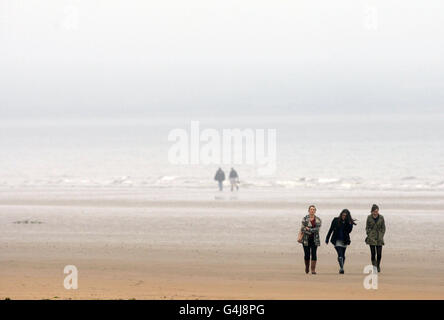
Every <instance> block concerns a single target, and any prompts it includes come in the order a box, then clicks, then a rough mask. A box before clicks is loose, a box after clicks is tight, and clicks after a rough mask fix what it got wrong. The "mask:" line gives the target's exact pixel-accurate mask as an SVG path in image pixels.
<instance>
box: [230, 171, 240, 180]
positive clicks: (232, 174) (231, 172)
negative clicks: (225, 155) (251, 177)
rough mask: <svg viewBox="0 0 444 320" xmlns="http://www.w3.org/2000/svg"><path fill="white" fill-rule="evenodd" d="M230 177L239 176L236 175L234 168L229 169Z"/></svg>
mask: <svg viewBox="0 0 444 320" xmlns="http://www.w3.org/2000/svg"><path fill="white" fill-rule="evenodd" d="M232 178H239V176H238V175H237V172H236V170H231V171H230V179H232Z"/></svg>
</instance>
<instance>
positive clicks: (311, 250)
mask: <svg viewBox="0 0 444 320" xmlns="http://www.w3.org/2000/svg"><path fill="white" fill-rule="evenodd" d="M302 247H303V248H304V259H305V260H310V256H311V260H315V261H316V260H318V257H317V255H316V251H317V250H318V247H317V246H316V245H315V243H314V240H313V239H309V240H308V246H302Z"/></svg>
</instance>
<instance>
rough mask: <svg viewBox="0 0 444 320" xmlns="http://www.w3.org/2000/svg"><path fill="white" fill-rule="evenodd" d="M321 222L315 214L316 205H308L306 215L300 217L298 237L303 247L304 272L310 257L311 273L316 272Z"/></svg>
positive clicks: (306, 269) (307, 268) (306, 270)
mask: <svg viewBox="0 0 444 320" xmlns="http://www.w3.org/2000/svg"><path fill="white" fill-rule="evenodd" d="M321 224H322V221H321V219H320V218H319V217H318V216H316V207H315V206H314V205H311V206H310V207H308V215H306V216H305V217H304V218H303V219H302V225H301V230H300V233H299V239H298V241H299V242H301V243H302V247H303V248H304V261H305V273H308V272H309V267H310V258H311V273H312V274H316V261H317V260H318V258H317V255H316V251H317V248H318V247H319V246H320V245H321V242H320V240H319V230H320V228H321Z"/></svg>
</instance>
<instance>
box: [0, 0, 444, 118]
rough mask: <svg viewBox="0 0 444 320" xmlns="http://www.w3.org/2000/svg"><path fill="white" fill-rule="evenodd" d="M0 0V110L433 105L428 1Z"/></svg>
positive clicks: (432, 17) (438, 51) (435, 69)
mask: <svg viewBox="0 0 444 320" xmlns="http://www.w3.org/2000/svg"><path fill="white" fill-rule="evenodd" d="M0 4H1V5H0V114H1V116H2V117H15V118H17V117H30V116H35V115H39V116H42V117H46V116H58V117H60V116H61V117H65V116H66V117H70V116H128V117H133V116H149V115H153V114H157V113H159V112H168V113H172V114H181V113H189V114H195V115H199V114H214V113H221V114H222V113H225V114H227V113H228V114H238V113H252V112H254V114H273V113H282V114H299V113H313V112H315V113H345V112H353V113H381V112H389V113H392V112H409V113H418V112H427V113H439V112H441V111H442V110H443V109H444V108H443V106H444V90H443V89H444V59H443V57H444V2H442V1H439V0H436V1H434V0H427V1H411V0H402V1H390V0H384V1H359V0H350V1H344V0H336V1H331V0H329V1H313V0H307V1H305V0H304V1H295V0H267V1H261V0H241V1H240V0H223V1H212V0H187V1H184V0H162V1H149V0H145V1H142V0H132V1H120V0H77V1H75V0H72V1H65V0H0Z"/></svg>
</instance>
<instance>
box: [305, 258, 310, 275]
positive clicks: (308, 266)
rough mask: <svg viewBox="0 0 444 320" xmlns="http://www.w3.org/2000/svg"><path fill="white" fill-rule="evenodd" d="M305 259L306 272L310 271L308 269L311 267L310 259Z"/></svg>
mask: <svg viewBox="0 0 444 320" xmlns="http://www.w3.org/2000/svg"><path fill="white" fill-rule="evenodd" d="M304 261H305V273H308V271H309V270H308V269H309V268H310V260H304Z"/></svg>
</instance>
